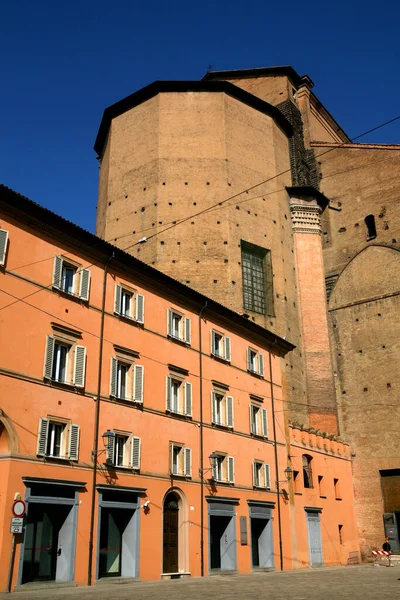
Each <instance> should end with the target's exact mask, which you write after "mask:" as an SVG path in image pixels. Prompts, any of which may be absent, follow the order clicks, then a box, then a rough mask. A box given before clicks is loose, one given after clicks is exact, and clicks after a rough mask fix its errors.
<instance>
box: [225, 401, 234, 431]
mask: <svg viewBox="0 0 400 600" xmlns="http://www.w3.org/2000/svg"><path fill="white" fill-rule="evenodd" d="M226 425H227V427H233V398H232V396H227V397H226Z"/></svg>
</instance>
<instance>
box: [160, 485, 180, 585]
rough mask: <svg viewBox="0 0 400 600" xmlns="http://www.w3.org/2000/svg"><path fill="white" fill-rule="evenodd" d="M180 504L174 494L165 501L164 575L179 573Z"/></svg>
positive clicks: (169, 495)
mask: <svg viewBox="0 0 400 600" xmlns="http://www.w3.org/2000/svg"><path fill="white" fill-rule="evenodd" d="M178 527H179V503H178V497H177V496H176V494H174V493H170V494H168V496H167V497H166V498H165V501H164V529H163V573H178V572H179V561H178Z"/></svg>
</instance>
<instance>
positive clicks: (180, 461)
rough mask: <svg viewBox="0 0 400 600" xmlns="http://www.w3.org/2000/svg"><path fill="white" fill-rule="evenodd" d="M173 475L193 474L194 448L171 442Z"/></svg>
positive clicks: (189, 475) (188, 475)
mask: <svg viewBox="0 0 400 600" xmlns="http://www.w3.org/2000/svg"><path fill="white" fill-rule="evenodd" d="M170 471H171V475H176V476H178V477H191V476H192V450H191V448H186V447H185V446H182V445H181V444H171V465H170Z"/></svg>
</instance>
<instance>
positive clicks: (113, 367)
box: [110, 356, 118, 397]
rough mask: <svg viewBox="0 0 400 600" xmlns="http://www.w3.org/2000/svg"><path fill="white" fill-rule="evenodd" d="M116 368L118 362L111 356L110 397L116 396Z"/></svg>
mask: <svg viewBox="0 0 400 600" xmlns="http://www.w3.org/2000/svg"><path fill="white" fill-rule="evenodd" d="M117 366H118V361H117V359H116V358H115V356H112V357H111V368H110V396H114V397H116V395H117Z"/></svg>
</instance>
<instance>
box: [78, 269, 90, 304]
mask: <svg viewBox="0 0 400 600" xmlns="http://www.w3.org/2000/svg"><path fill="white" fill-rule="evenodd" d="M89 288H90V271H89V269H81V281H80V284H79V297H80V298H81V299H82V300H89Z"/></svg>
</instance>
